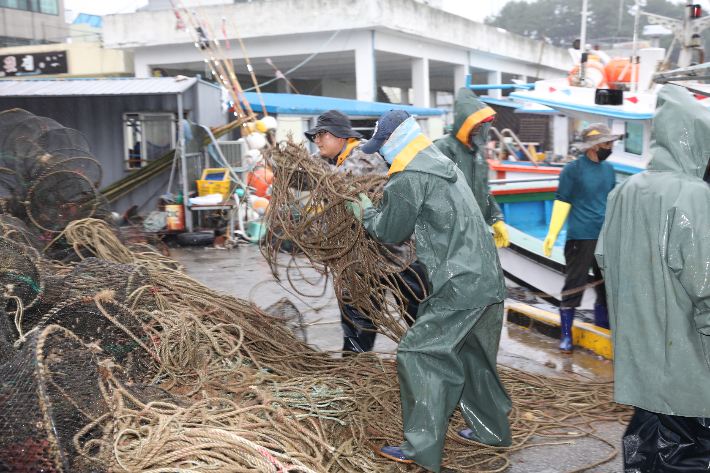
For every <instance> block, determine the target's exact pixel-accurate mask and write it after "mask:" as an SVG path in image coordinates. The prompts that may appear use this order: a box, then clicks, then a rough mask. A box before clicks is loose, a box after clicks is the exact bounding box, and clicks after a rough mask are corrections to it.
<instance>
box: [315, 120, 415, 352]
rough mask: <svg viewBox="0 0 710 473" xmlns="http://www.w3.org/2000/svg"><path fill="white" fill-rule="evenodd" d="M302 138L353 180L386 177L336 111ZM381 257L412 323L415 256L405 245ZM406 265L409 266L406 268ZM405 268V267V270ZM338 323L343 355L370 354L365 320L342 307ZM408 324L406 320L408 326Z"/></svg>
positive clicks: (370, 330) (371, 331)
mask: <svg viewBox="0 0 710 473" xmlns="http://www.w3.org/2000/svg"><path fill="white" fill-rule="evenodd" d="M305 135H306V137H307V138H308V139H309V140H311V141H312V142H314V143H315V144H316V146H318V152H317V153H316V154H314V157H320V158H324V159H326V160H327V161H328V163H329V164H330V165H331V166H332V167H333V169H334V170H335V171H337V172H348V171H349V172H351V173H352V174H353V175H355V176H362V175H364V174H380V175H384V176H386V175H387V172H388V171H389V165H388V164H387V163H386V162H385V161H384V160H383V159H382V156H380V155H379V154H377V152H374V153H369V154H368V153H364V152H363V151H362V149H361V148H362V144H363V143H364V141H361V140H362V138H363V137H362V135H361V134H360V133H358V132H357V131H355V130H353V128H352V125H351V123H350V119H349V118H348V116H347V115H346V114H344V113H343V112H341V111H339V110H328V111H326V112H324V113H323V114H322V115H320V116H319V117H318V119H317V121H316V126H315V127H314V128H312V129H310V130H308V131H306V132H305ZM382 254H383V255H384V256H385V257H386V258H387V259H388V261H389V262H390V263H391V264H392V265H393V266H395V267H400V268H402V270H401V271H400V272H399V273H398V274H399V277H396V278H394V280H395V282H396V284H397V285H398V286H399V290H400V291H401V292H402V294H403V295H404V297H405V298H406V299H407V300H406V302H405V304H406V307H407V313H408V314H409V316H410V317H411V320H414V319H415V318H416V316H417V309H418V307H419V301H420V300H422V299H423V298H424V288H423V287H422V284H421V283H420V281H422V282H423V281H425V280H426V276H425V275H424V271H423V270H422V269H421V267H420V265H419V261H417V260H416V254H414V253H413V251H412V249H411V248H410V247H409V246H407V245H405V244H401V245H386V249H383V251H382ZM407 263H409V265H408V266H407ZM405 266H407V267H406V268H405ZM340 309H341V313H340V321H341V324H342V327H343V351H345V352H353V353H362V352H366V351H372V349H373V347H374V345H375V337H376V335H377V332H376V330H377V328H376V327H375V326H374V324H373V323H372V322H371V321H370V319H369V318H368V317H366V316H365V315H363V314H361V313H360V312H359V311H357V310H356V309H355V307H354V306H353V305H351V304H344V305H342V307H341V308H340ZM411 320H407V322H408V323H411Z"/></svg>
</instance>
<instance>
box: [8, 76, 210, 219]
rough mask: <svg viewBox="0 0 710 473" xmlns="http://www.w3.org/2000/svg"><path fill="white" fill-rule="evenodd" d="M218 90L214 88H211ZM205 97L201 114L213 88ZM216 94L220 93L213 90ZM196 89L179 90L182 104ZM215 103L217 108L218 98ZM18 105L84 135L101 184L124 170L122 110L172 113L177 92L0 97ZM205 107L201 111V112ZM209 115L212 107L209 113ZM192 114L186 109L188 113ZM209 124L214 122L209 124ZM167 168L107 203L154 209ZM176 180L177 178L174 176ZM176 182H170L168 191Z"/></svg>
mask: <svg viewBox="0 0 710 473" xmlns="http://www.w3.org/2000/svg"><path fill="white" fill-rule="evenodd" d="M216 92H217V94H218V93H219V91H218V90H217V91H216ZM205 93H206V95H207V96H208V97H207V98H208V99H209V100H207V99H206V100H205V104H203V105H202V106H201V111H200V112H201V113H200V115H202V114H206V115H209V113H208V112H209V106H208V105H206V104H207V103H209V102H212V100H213V97H212V95H213V94H214V92H212V93H208V92H207V91H205ZM217 96H219V94H218V95H217ZM197 102H198V100H197V90H196V87H193V88H191V89H189V90H188V91H186V92H185V93H184V94H183V107H184V108H185V109H186V110H191V111H195V112H196V110H195V105H196V104H197ZM214 107H215V108H216V110H217V111H219V101H216V102H215V105H214ZM11 108H22V109H24V110H27V111H28V112H31V113H34V114H35V115H38V116H42V117H48V118H52V119H53V120H56V121H57V122H59V123H61V124H62V125H64V126H65V127H68V128H74V129H76V130H79V131H80V132H82V133H83V134H84V136H86V138H87V139H88V140H89V144H90V145H91V151H92V153H93V154H94V157H95V158H96V160H97V161H98V162H99V163H101V166H102V167H103V181H102V183H101V186H102V187H104V186H107V185H109V184H111V183H113V182H115V181H117V180H119V179H121V178H123V177H124V176H125V175H126V174H127V172H129V171H125V165H124V159H125V154H124V153H125V151H124V149H123V148H124V146H125V144H124V137H123V114H124V113H130V112H158V111H160V112H172V113H177V96H176V95H122V96H88V97H3V98H0V111H1V110H7V109H11ZM202 110H204V111H202ZM212 114H214V112H212ZM195 115H196V113H193V114H191V116H190V118H191V119H193V117H194V116H195ZM213 126H214V125H213ZM168 178H169V172H165V173H163V174H162V175H160V176H158V177H156V178H155V179H153V180H152V181H150V182H149V183H148V184H147V185H143V186H141V187H139V188H138V189H136V190H134V191H133V192H131V193H129V194H127V195H125V196H123V197H121V198H120V199H118V200H117V201H116V202H114V203H113V204H111V209H112V210H113V211H115V212H119V213H123V212H125V211H126V209H128V207H130V206H131V205H138V206H139V207H140V210H139V211H140V212H142V211H149V210H154V209H155V207H156V203H157V200H158V197H159V196H160V195H161V194H164V193H165V192H166V191H167V183H168ZM178 181H179V179H178ZM176 189H177V187H176V186H175V184H174V185H173V191H175V190H176Z"/></svg>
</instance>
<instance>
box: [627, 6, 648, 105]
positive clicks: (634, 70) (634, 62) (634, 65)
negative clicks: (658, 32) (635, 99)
mask: <svg viewBox="0 0 710 473" xmlns="http://www.w3.org/2000/svg"><path fill="white" fill-rule="evenodd" d="M642 4H643V5H645V4H646V2H645V0H636V18H635V19H634V49H633V53H632V54H631V92H632V93H636V92H637V91H638V68H639V67H638V63H639V57H638V54H637V52H638V40H639V17H640V16H641V5H642Z"/></svg>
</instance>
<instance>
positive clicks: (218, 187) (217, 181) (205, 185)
mask: <svg viewBox="0 0 710 473" xmlns="http://www.w3.org/2000/svg"><path fill="white" fill-rule="evenodd" d="M196 182H197V195H199V196H200V197H202V196H205V195H209V194H222V197H223V198H224V199H228V198H229V188H230V184H231V182H230V180H229V170H228V169H226V168H209V169H205V170H203V171H202V179H198V180H197V181H196Z"/></svg>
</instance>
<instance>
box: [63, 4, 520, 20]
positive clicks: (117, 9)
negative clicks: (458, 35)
mask: <svg viewBox="0 0 710 473" xmlns="http://www.w3.org/2000/svg"><path fill="white" fill-rule="evenodd" d="M508 1H509V0H444V9H445V10H446V11H450V12H451V13H456V14H457V15H461V16H464V17H466V18H471V19H472V20H476V21H483V19H484V18H485V17H486V16H488V15H491V14H494V13H497V12H498V10H499V9H500V8H501V7H502V6H503V5H504V4H505V3H507V2H508ZM147 3H148V0H64V7H65V8H66V9H67V10H72V11H74V12H76V13H90V14H93V15H108V14H111V13H128V12H132V11H134V10H135V9H136V8H138V7H140V6H142V5H145V4H147ZM474 5H475V7H474Z"/></svg>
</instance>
